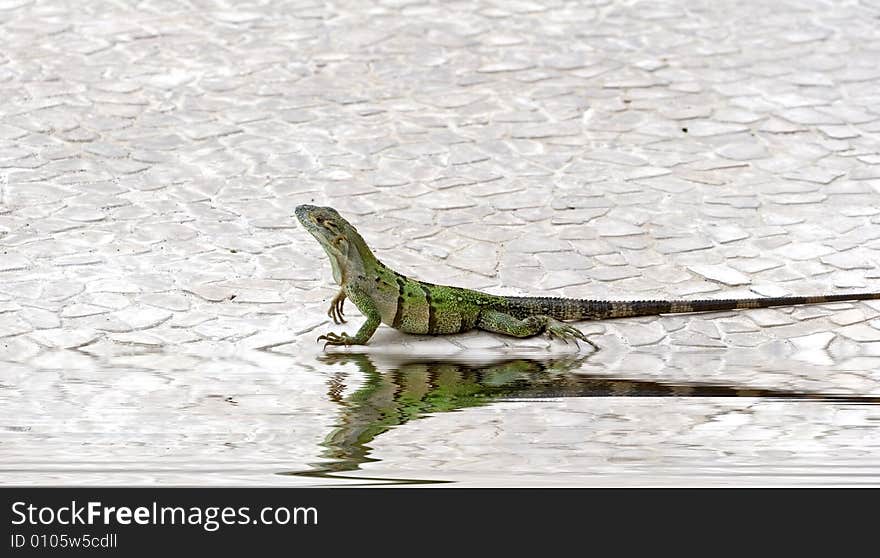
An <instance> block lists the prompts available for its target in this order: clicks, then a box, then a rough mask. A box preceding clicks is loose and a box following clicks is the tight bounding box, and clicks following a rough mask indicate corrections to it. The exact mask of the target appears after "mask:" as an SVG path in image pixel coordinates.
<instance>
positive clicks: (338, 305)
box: [327, 289, 345, 324]
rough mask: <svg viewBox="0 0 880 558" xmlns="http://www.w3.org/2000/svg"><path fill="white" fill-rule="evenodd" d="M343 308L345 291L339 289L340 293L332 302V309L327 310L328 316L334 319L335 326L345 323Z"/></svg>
mask: <svg viewBox="0 0 880 558" xmlns="http://www.w3.org/2000/svg"><path fill="white" fill-rule="evenodd" d="M343 306H345V289H339V292H338V293H336V296H334V297H333V300H331V301H330V309H329V310H327V315H328V316H330V317H331V318H333V323H334V324H344V323H345V318H344V317H343V316H344V315H345V314H344V313H343V311H342V308H343Z"/></svg>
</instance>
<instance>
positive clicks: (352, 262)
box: [295, 205, 375, 285]
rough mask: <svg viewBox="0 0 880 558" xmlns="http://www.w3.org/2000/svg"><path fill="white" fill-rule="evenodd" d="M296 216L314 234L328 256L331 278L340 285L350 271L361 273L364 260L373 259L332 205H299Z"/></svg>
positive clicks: (356, 234) (350, 273) (349, 224)
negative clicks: (331, 270) (331, 269)
mask: <svg viewBox="0 0 880 558" xmlns="http://www.w3.org/2000/svg"><path fill="white" fill-rule="evenodd" d="M295 213H296V218H297V219H299V222H300V223H302V226H303V227H304V228H305V229H306V230H307V231H309V233H310V234H311V235H312V236H314V237H315V239H316V240H317V241H318V243H319V244H320V245H321V247H322V248H323V249H324V252H326V253H327V256H328V257H329V258H330V265H331V266H332V267H333V278H334V279H335V280H336V282H337V283H339V284H340V285H342V284H344V283H345V282H346V280H347V277H349V276H350V275H352V274H362V273H363V271H364V263H365V262H366V261H368V260H370V259H375V258H374V256H373V253H372V252H370V249H369V248H368V247H367V244H366V243H365V242H364V239H363V238H361V235H360V234H359V233H358V232H357V229H355V228H354V227H353V226H352V224H351V223H349V222H348V221H346V220H345V219H343V218H342V216H341V215H339V213H338V212H337V211H336V210H335V209H333V208H332V207H317V206H314V205H300V206H298V207H297V208H296V211H295Z"/></svg>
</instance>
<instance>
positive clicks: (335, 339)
mask: <svg viewBox="0 0 880 558" xmlns="http://www.w3.org/2000/svg"><path fill="white" fill-rule="evenodd" d="M321 340H323V341H326V342H325V343H324V350H326V349H327V345H345V346H346V347H347V346H349V345H362V344H363V343H360V342H358V341H357V340H355V338H354V337H352V336H350V335H349V334H347V333H332V332H331V333H326V334H324V335H321V336H320V337H318V341H321Z"/></svg>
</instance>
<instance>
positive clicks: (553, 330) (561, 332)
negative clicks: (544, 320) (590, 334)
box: [546, 322, 599, 351]
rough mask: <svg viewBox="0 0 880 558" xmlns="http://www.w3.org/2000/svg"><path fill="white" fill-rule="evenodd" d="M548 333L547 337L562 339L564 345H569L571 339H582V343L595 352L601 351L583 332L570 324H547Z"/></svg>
mask: <svg viewBox="0 0 880 558" xmlns="http://www.w3.org/2000/svg"><path fill="white" fill-rule="evenodd" d="M546 331H547V335H549V336H550V337H556V338H559V339H562V342H563V343H566V344H568V340H569V339H580V340H581V341H583V342H585V343H587V344H589V345H590V346H591V347H593V348H594V349H595V350H597V351H598V350H599V346H598V345H596V344H595V343H593V342H592V341H590V340H589V339H587V336H586V335H584V333H583V332H582V331H581V330H579V329H577V328H576V327H573V326H570V325H568V324H565V323H562V322H555V323H550V324H547V329H546Z"/></svg>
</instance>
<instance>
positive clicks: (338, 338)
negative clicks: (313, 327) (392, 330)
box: [318, 288, 382, 349]
mask: <svg viewBox="0 0 880 558" xmlns="http://www.w3.org/2000/svg"><path fill="white" fill-rule="evenodd" d="M346 294H347V295H348V296H349V298H351V301H352V302H354V304H355V306H357V307H358V310H360V311H361V313H362V314H363V315H364V316H366V317H367V321H366V322H364V325H362V326H361V328H360V329H359V330H357V333H355V334H354V335H353V336H352V335H349V334H347V333H327V334H325V335H321V336H320V337H318V341H321V340H322V339H323V340H324V341H326V343H324V348H325V349H326V348H327V345H346V346H347V345H366V344H367V341H369V340H370V337H372V336H373V334H374V333H375V332H376V328H378V327H379V323H381V321H382V316H381V315H380V314H379V309H378V308H376V303H375V302H373V299H372V298H370V297H369V295H367V294H364V293H363V292H361V291H359V290H356V289H352V288H349V290H348V292H347V293H346ZM337 297H338V295H337Z"/></svg>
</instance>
